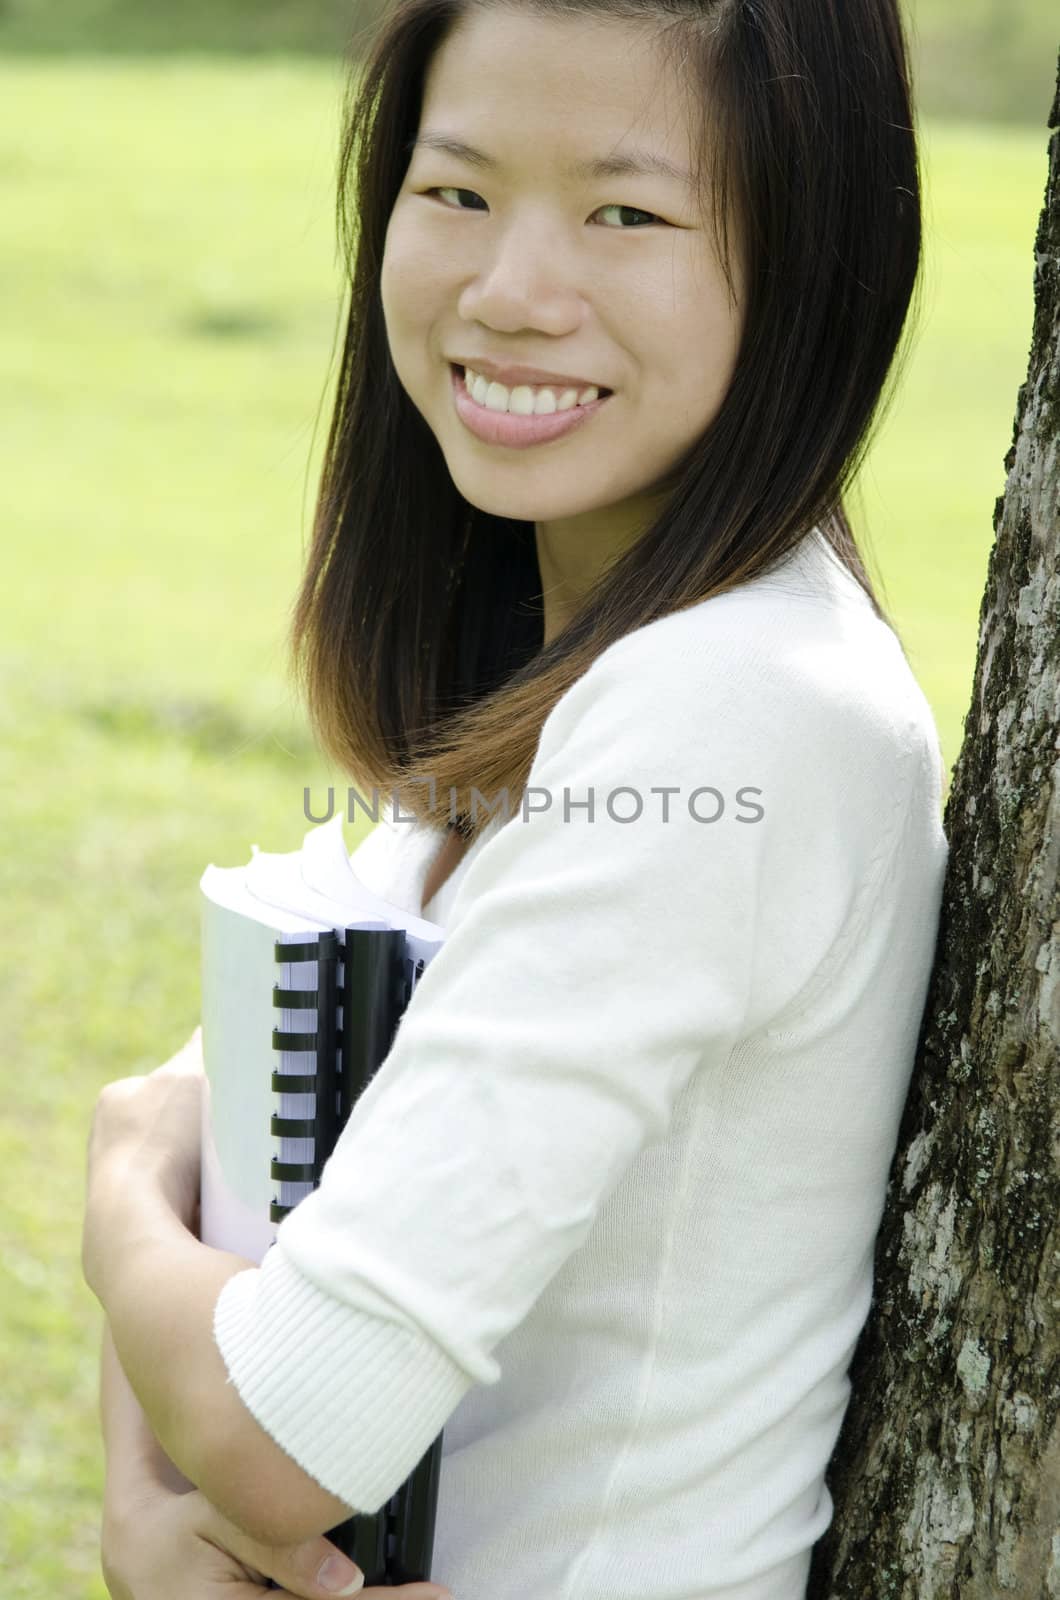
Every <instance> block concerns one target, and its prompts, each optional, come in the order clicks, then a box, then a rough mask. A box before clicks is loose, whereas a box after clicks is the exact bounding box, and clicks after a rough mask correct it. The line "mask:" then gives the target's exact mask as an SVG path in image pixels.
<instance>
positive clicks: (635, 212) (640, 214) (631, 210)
mask: <svg viewBox="0 0 1060 1600" xmlns="http://www.w3.org/2000/svg"><path fill="white" fill-rule="evenodd" d="M424 193H426V194H439V195H441V194H471V195H475V199H476V200H481V198H482V196H481V195H477V194H475V191H474V189H454V188H451V187H446V188H440V189H439V188H435V189H427V190H425V191H424ZM443 204H448V202H443ZM449 209H450V210H451V211H463V210H464V209H465V208H464V207H463V206H450V207H449ZM471 209H472V210H474V209H475V208H474V207H472V208H471ZM600 210H601V211H622V212H625V213H626V214H627V215H632V216H634V217H650V219H651V221H652V222H653V223H654V222H658V223H662V226H663V227H665V226H666V223H665V222H664V221H663V219H662V217H657V216H656V215H655V213H654V211H639V210H638V209H637V207H636V206H622V205H617V204H616V205H609V206H601V207H600ZM637 231H638V229H637V228H616V229H615V230H614V232H616V233H636V232H637Z"/></svg>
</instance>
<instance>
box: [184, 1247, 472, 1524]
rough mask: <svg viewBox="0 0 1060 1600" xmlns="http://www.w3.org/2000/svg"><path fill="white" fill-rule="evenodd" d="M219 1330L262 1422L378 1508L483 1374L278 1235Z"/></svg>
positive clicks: (324, 1479)
mask: <svg viewBox="0 0 1060 1600" xmlns="http://www.w3.org/2000/svg"><path fill="white" fill-rule="evenodd" d="M213 1335H214V1340H215V1342H216V1344H217V1347H218V1349H219V1350H220V1352H221V1355H222V1356H223V1358H224V1362H225V1366H226V1367H227V1368H228V1374H229V1381H230V1382H231V1383H233V1384H234V1385H235V1388H236V1390H237V1392H238V1394H239V1397H240V1399H241V1400H242V1401H243V1404H244V1405H245V1406H246V1408H247V1410H248V1411H249V1412H250V1413H251V1415H252V1416H253V1417H254V1419H255V1421H257V1422H258V1423H259V1424H260V1425H261V1427H263V1428H264V1429H265V1431H266V1433H268V1434H269V1435H270V1437H271V1438H273V1439H275V1441H276V1443H277V1444H278V1445H280V1447H281V1448H282V1449H283V1450H285V1451H286V1452H287V1454H288V1455H289V1456H291V1457H292V1458H293V1459H294V1460H295V1461H297V1463H298V1465H299V1466H300V1467H302V1468H303V1469H304V1471H306V1472H308V1473H309V1475H310V1477H312V1478H315V1479H316V1480H317V1482H318V1483H320V1484H322V1485H323V1487H324V1488H325V1489H327V1490H328V1491H329V1493H331V1494H334V1495H337V1496H338V1498H339V1499H340V1500H344V1501H345V1502H346V1504H347V1505H349V1506H352V1507H354V1509H355V1510H356V1511H359V1512H365V1513H368V1514H373V1513H374V1512H376V1511H378V1510H380V1509H381V1508H382V1507H383V1506H384V1505H385V1504H386V1502H387V1501H388V1500H389V1499H390V1497H391V1495H393V1494H394V1493H396V1491H397V1490H398V1489H400V1488H401V1486H402V1484H403V1483H404V1482H405V1481H406V1479H407V1478H408V1477H409V1476H410V1475H411V1473H412V1471H413V1468H414V1467H416V1466H417V1465H418V1464H419V1462H420V1461H421V1460H422V1458H423V1456H424V1455H425V1454H426V1452H427V1450H428V1449H429V1447H430V1446H431V1445H432V1444H433V1443H434V1440H435V1439H436V1438H437V1437H438V1435H439V1433H441V1431H442V1429H443V1427H444V1426H445V1422H446V1419H447V1418H448V1417H449V1416H450V1415H451V1414H452V1412H453V1411H454V1410H455V1409H456V1407H457V1405H458V1404H459V1402H460V1401H461V1400H462V1399H463V1397H464V1395H465V1394H466V1393H467V1392H468V1390H469V1389H470V1388H471V1386H472V1381H473V1380H472V1379H471V1378H469V1377H468V1375H467V1373H466V1372H465V1371H464V1370H463V1368H461V1367H458V1366H457V1365H456V1364H455V1363H454V1362H453V1361H452V1360H451V1359H450V1357H449V1356H448V1355H446V1354H445V1353H444V1351H442V1350H441V1349H440V1348H439V1347H438V1345H437V1344H435V1343H434V1342H433V1340H430V1339H427V1338H425V1337H423V1336H422V1335H421V1334H418V1333H417V1332H416V1331H415V1330H414V1329H412V1328H409V1327H406V1326H405V1325H403V1324H399V1323H396V1322H391V1321H388V1320H387V1319H385V1318H383V1317H378V1316H374V1315H373V1314H371V1313H370V1312H365V1311H362V1310H360V1309H358V1308H356V1307H353V1306H349V1305H346V1304H344V1303H343V1302H342V1301H340V1300H335V1299H333V1298H332V1297H331V1296H330V1295H327V1294H325V1293H323V1291H322V1290H320V1289H319V1288H317V1286H316V1284H314V1283H311V1282H310V1280H309V1279H308V1278H306V1277H304V1276H303V1275H302V1273H301V1272H299V1271H298V1269H297V1267H295V1266H294V1265H293V1264H292V1263H291V1261H290V1260H289V1259H288V1257H287V1256H285V1255H284V1253H283V1250H282V1247H281V1246H280V1245H279V1244H278V1243H277V1244H275V1245H273V1247H272V1248H271V1249H270V1250H269V1251H268V1252H267V1253H266V1255H265V1259H264V1261H263V1262H262V1264H261V1266H260V1267H254V1268H248V1269H247V1270H246V1271H244V1272H237V1273H236V1274H235V1275H234V1276H233V1277H231V1278H229V1280H228V1282H227V1283H226V1284H225V1286H224V1288H223V1289H222V1290H221V1293H220V1295H219V1296H218V1299H217V1304H216V1306H215V1307H214V1319H213Z"/></svg>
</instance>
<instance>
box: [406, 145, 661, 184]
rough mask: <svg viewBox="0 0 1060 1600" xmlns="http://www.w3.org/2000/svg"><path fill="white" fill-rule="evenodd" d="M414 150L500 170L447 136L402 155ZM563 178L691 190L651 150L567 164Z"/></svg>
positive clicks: (408, 148)
mask: <svg viewBox="0 0 1060 1600" xmlns="http://www.w3.org/2000/svg"><path fill="white" fill-rule="evenodd" d="M417 148H423V149H427V150H440V151H442V153H443V154H445V155H450V156H455V157H456V159H457V160H458V161H466V162H467V163H468V164H469V165H470V166H473V167H482V168H484V169H485V170H487V171H489V172H496V171H497V170H498V169H499V168H500V166H501V163H500V162H499V161H498V160H497V159H496V157H495V156H490V155H487V154H486V153H485V151H483V150H476V149H475V147H474V146H473V145H470V144H465V142H464V140H463V139H457V138H455V137H454V136H453V135H452V134H448V133H434V132H430V131H428V132H426V133H421V134H419V135H418V136H417V137H416V138H414V139H409V140H408V141H407V143H406V145H405V151H406V154H410V155H411V153H412V151H413V150H415V149H417ZM566 174H567V176H568V177H571V178H625V177H630V176H648V177H662V178H673V179H674V180H675V181H676V182H678V183H683V184H684V185H685V187H686V188H689V189H690V188H691V187H692V178H691V175H690V174H689V173H688V172H686V171H685V169H684V168H683V167H679V166H677V165H676V164H675V163H674V162H673V161H669V160H668V159H667V157H666V156H660V155H656V154H655V152H654V151H651V150H626V151H623V152H622V153H621V154H617V153H616V154H614V155H608V156H595V157H594V158H593V159H592V160H590V161H572V162H568V164H567V167H566Z"/></svg>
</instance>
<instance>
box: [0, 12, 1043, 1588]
mask: <svg viewBox="0 0 1060 1600" xmlns="http://www.w3.org/2000/svg"><path fill="white" fill-rule="evenodd" d="M368 15H369V13H368V10H367V9H365V8H362V9H359V10H357V11H356V12H354V13H351V12H350V11H349V10H348V8H346V7H343V6H339V5H336V4H332V3H325V0H301V3H299V4H298V5H295V4H293V3H268V0H259V3H255V4H254V5H253V6H252V5H250V4H249V3H248V0H240V3H237V0H211V3H209V4H207V3H205V0H189V3H187V4H186V5H185V6H183V7H182V9H181V11H180V17H179V24H178V23H176V22H174V20H173V14H172V12H170V11H167V12H165V13H163V12H161V11H157V10H153V9H152V8H150V7H148V6H146V5H142V4H136V3H134V0H65V3H63V4H55V3H52V4H49V5H47V6H46V5H44V4H43V3H38V0H0V207H2V216H3V235H4V247H3V250H2V252H0V272H2V274H3V294H2V296H0V441H2V442H0V450H2V466H3V479H2V481H3V497H4V518H3V521H4V529H5V533H6V535H7V537H6V538H5V571H4V580H5V581H4V583H3V584H2V586H0V606H2V627H0V682H2V690H3V692H2V695H0V718H2V724H3V726H2V732H3V737H2V740H0V792H2V793H3V795H4V798H5V801H6V808H7V809H6V820H5V830H4V831H5V845H6V848H5V850H4V851H3V854H2V857H0V874H2V881H0V888H2V890H3V895H4V909H5V916H4V919H3V930H2V932H0V1000H2V1004H3V1015H4V1017H5V1023H6V1028H7V1035H6V1037H7V1052H8V1059H9V1073H8V1081H9V1090H8V1095H7V1105H6V1111H5V1115H4V1118H3V1120H2V1122H0V1172H2V1174H3V1176H2V1179H0V1183H2V1195H3V1202H2V1205H0V1272H2V1273H3V1282H2V1284H0V1361H2V1364H3V1370H4V1371H5V1372H6V1373H7V1375H8V1379H7V1382H6V1383H5V1384H4V1385H3V1390H2V1393H0V1550H2V1551H3V1552H4V1562H3V1569H4V1580H3V1582H4V1596H5V1600H45V1597H46V1596H47V1597H49V1600H51V1597H52V1596H53V1595H56V1594H62V1595H64V1596H66V1595H76V1596H78V1597H82V1596H83V1597H88V1600H104V1595H105V1591H104V1588H103V1584H102V1580H101V1578H100V1576H99V1571H98V1520H99V1501H100V1492H101V1485H102V1454H101V1448H100V1442H99V1436H98V1430H97V1421H96V1393H97V1390H96V1384H97V1366H98V1348H99V1330H100V1324H99V1314H98V1307H97V1305H96V1302H95V1301H94V1299H93V1298H92V1296H91V1295H90V1294H89V1292H88V1290H87V1289H86V1288H85V1287H84V1285H83V1284H82V1282H81V1278H80V1256H79V1252H80V1215H81V1205H82V1199H83V1182H84V1152H85V1145H86V1140H87V1133H88V1124H89V1120H90V1116H91V1110H92V1106H93V1103H94V1100H95V1097H96V1094H97V1093H98V1090H99V1088H100V1087H101V1086H102V1084H103V1083H105V1082H107V1081H108V1080H110V1079H111V1078H115V1077H121V1076H124V1075H126V1074H128V1073H134V1072H141V1071H149V1070H150V1069H151V1068H152V1067H153V1066H155V1065H157V1064H158V1063H159V1062H160V1061H162V1060H164V1059H166V1058H167V1057H168V1056H169V1055H170V1054H172V1053H173V1051H174V1050H175V1049H176V1048H177V1047H178V1046H179V1045H180V1044H181V1043H182V1042H183V1040H184V1039H185V1038H186V1037H187V1035H188V1034H189V1033H190V1031H191V1029H192V1027H193V1026H194V1024H195V1022H196V1020H197V984H198V920H197V918H198V910H197V884H198V879H199V876H200V874H201V871H202V868H203V866H204V865H205V864H206V862H207V861H210V860H213V861H216V862H218V863H221V864H231V863H235V862H240V861H243V860H245V859H246V856H247V854H248V847H249V846H250V844H251V843H260V844H261V846H262V847H263V848H265V849H281V850H285V849H292V848H294V847H296V846H297V844H298V843H299V841H300V839H301V837H302V834H303V833H304V831H305V828H306V826H307V823H306V821H305V819H304V817H303V812H302V804H303V790H304V788H305V786H306V785H311V786H313V789H314V793H315V795H316V796H317V797H318V798H319V797H322V795H323V787H324V785H326V783H327V782H328V781H332V782H335V783H337V784H339V785H341V784H342V782H343V780H342V778H341V776H340V775H338V774H336V773H329V772H328V771H327V770H326V769H325V767H324V766H323V764H322V763H321V762H320V760H319V759H318V757H317V756H316V755H315V753H314V751H313V749H312V745H311V742H310V740H309V738H308V735H307V732H306V728H305V724H304V721H303V718H302V716H301V714H300V711H299V708H298V707H297V705H296V704H295V703H294V700H293V697H292V694H291V692H290V691H289V688H288V685H287V682H286V679H285V672H284V656H283V642H284V632H285V629H286V626H287V620H288V611H289V606H290V603H291V600H292V598H293V595H294V592H295V589H296V586H297V582H298V577H299V571H300V565H301V559H302V554H303V545H304V542H305V539H306V537H307V535H308V529H309V526H310V520H311V515H312V503H313V490H314V486H315V480H316V473H317V470H318V466H319V458H320V451H321V448H322V444H323V435H324V432H325V427H326V421H327V415H328V405H329V400H330V393H331V383H332V380H333V377H334V372H333V359H332V358H333V344H334V340H335V338H336V335H337V332H338V328H339V320H338V309H339V297H340V291H341V284H340V278H339V271H338V267H337V264H336V253H335V247H334V239H333V222H332V217H333V204H334V196H333V184H334V166H335V154H336V140H337V128H338V110H339V96H340V90H341V85H342V62H341V59H340V57H341V51H342V49H343V47H344V44H345V42H346V39H347V37H348V35H349V33H350V31H351V22H350V18H351V16H352V18H353V25H354V26H360V25H361V24H362V23H363V22H364V20H365V19H366V18H367V17H368ZM1049 15H1050V13H1049V12H1048V11H1047V8H1046V7H1045V6H1044V5H1038V4H1033V5H1032V4H1018V3H1014V4H1010V5H1008V6H1006V7H1005V8H1004V9H1002V8H1001V7H1000V6H996V5H993V4H987V3H985V0H978V3H971V0H969V3H968V4H966V5H964V6H962V7H957V6H956V5H955V4H944V3H943V0H921V3H920V4H919V5H918V6H917V7H916V9H915V12H914V17H915V24H916V36H917V41H918V44H917V48H918V61H919V63H920V82H921V100H922V107H923V112H924V121H923V145H924V159H925V171H926V180H927V217H928V226H929V237H928V261H927V271H926V276H925V285H924V298H923V308H922V315H921V320H920V325H919V332H918V335H917V337H916V339H915V340H914V342H913V344H912V346H911V354H910V360H909V364H908V367H907V370H906V371H905V373H904V376H903V379H902V382H901V385H900V387H899V389H898V392H897V395H896V399H895V403H894V405H893V408H892V410H891V411H890V413H889V416H888V419H887V422H886V425H885V427H884V428H883V430H882V431H881V433H880V435H879V438H878V440H877V443H876V445H875V447H874V449H873V452H872V454H871V457H870V459H869V462H868V464H867V467H866V469H865V471H864V473H863V475H862V479H861V483H860V486H859V493H858V495H857V497H856V503H855V505H854V508H853V509H854V513H855V518H856V521H857V524H858V527H859V530H860V531H861V532H862V533H863V536H864V540H865V548H866V552H867V555H868V558H869V565H870V568H871V569H872V571H873V573H874V575H875V576H876V577H877V579H878V580H879V582H880V587H881V589H882V592H883V595H884V598H885V600H886V601H887V602H888V603H889V605H890V607H891V608H892V610H893V612H894V614H895V616H896V618H897V621H898V624H899V628H900V631H901V633H902V637H903V640H904V642H905V644H906V648H907V651H908V653H909V655H910V659H911V661H912V664H913V666H914V670H915V671H916V673H917V675H918V677H919V680H920V682H921V684H922V686H923V688H924V690H925V693H926V694H927V696H928V698H929V700H930V701H931V704H932V706H933V708H934V711H935V715H936V718H937V720H938V724H939V729H940V734H941V737H942V741H943V748H944V755H945V762H946V767H947V771H948V770H949V769H950V768H951V767H952V765H953V762H954V761H955V759H956V756H957V752H958V749H959V745H960V740H961V737H962V721H963V718H964V715H965V712H966V711H967V709H968V700H969V691H970V686H971V678H972V671H973V667H974V660H975V649H976V636H977V624H978V614H979V603H980V599H981V595H982V590H983V585H984V581H985V573H986V563H987V556H988V552H989V548H990V545H991V542H992V527H991V520H992V512H993V505H994V500H995V497H996V496H997V495H998V494H999V493H1000V492H1001V490H1002V489H1003V486H1004V466H1003V460H1004V456H1005V452H1006V450H1007V449H1008V446H1009V443H1010V441H1011V435H1012V420H1013V414H1014V408H1015V402H1016V393H1017V389H1018V386H1019V384H1020V383H1021V381H1022V379H1023V377H1024V375H1025V371H1026V359H1027V349H1028V342H1029V333H1030V323H1031V307H1032V284H1033V266H1034V256H1033V241H1034V232H1035V227H1036V223H1037V218H1038V213H1039V210H1040V206H1041V200H1042V192H1043V187H1044V181H1045V172H1046V147H1047V137H1046V132H1045V122H1046V118H1047V115H1048V110H1049V105H1050V102H1051V97H1052V84H1053V81H1054V77H1055V63H1056V44H1057V39H1056V33H1057V29H1056V27H1055V25H1051V24H1050V22H1049V20H1048V17H1049ZM348 837H349V840H350V843H351V844H352V843H354V842H355V836H354V835H353V834H352V832H350V831H349V830H348ZM13 1375H15V1376H13ZM443 1578H444V1575H443Z"/></svg>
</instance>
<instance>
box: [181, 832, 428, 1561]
mask: <svg viewBox="0 0 1060 1600" xmlns="http://www.w3.org/2000/svg"><path fill="white" fill-rule="evenodd" d="M199 889H200V903H201V913H202V946H201V953H202V1051H203V1065H204V1068H205V1072H206V1079H207V1093H206V1095H205V1096H204V1110H203V1128H202V1191H201V1218H202V1222H201V1237H202V1240H203V1243H204V1244H208V1245H212V1246H213V1247H215V1248H217V1249H222V1250H229V1251H233V1252H234V1253H235V1254H237V1255H241V1256H243V1257H245V1258H246V1259H247V1260H250V1261H254V1262H256V1263H260V1262H261V1261H262V1260H263V1259H264V1257H265V1254H266V1252H267V1251H268V1250H269V1249H270V1247H271V1246H272V1244H273V1242H274V1240H275V1238H276V1232H277V1229H278V1227H279V1224H280V1222H281V1221H282V1220H283V1218H284V1217H285V1216H287V1214H288V1213H289V1212H290V1211H291V1210H292V1209H293V1208H294V1207H295V1206H296V1205H297V1204H298V1202H299V1201H300V1200H302V1199H304V1197H305V1196H306V1195H307V1194H309V1193H311V1192H312V1190H313V1189H315V1188H316V1186H317V1185H318V1183H319V1182H320V1177H321V1173H322V1171H323V1168H324V1163H325V1162H326V1161H327V1159H328V1157H329V1156H330V1154H331V1152H332V1150H333V1149H334V1146H335V1143H336V1141H337V1139H338V1136H339V1133H340V1132H341V1130H342V1128H343V1127H344V1125H345V1123H346V1120H347V1118H348V1117H349V1114H350V1111H351V1110H352V1108H353V1105H354V1104H355V1102H356V1100H357V1098H358V1097H359V1095H360V1094H361V1093H362V1091H363V1090H364V1089H365V1088H366V1087H367V1085H368V1083H369V1082H370V1080H371V1078H372V1076H373V1075H374V1073H375V1072H376V1070H377V1069H378V1067H379V1066H380V1065H381V1064H382V1062H383V1060H384V1059H385V1057H386V1055H387V1054H388V1052H389V1049H390V1045H391V1042H392V1040H393V1036H394V1032H395V1030H396V1028H397V1025H398V1022H399V1020H400V1018H401V1014H402V1012H403V1011H404V1009H405V1007H406V1006H407V1005H408V1002H409V1000H410V998H411V996H412V993H413V992H414V990H415V987H416V984H417V983H418V981H419V979H420V977H421V976H422V974H423V972H424V971H425V970H426V968H427V967H428V965H429V964H430V962H431V961H432V960H433V958H434V956H435V955H436V954H437V953H438V951H439V949H440V948H441V946H442V943H443V942H444V937H445V935H444V930H443V929H442V928H441V927H440V926H439V925H438V924H436V923H433V922H429V921H427V920H425V919H424V918H422V917H417V916H414V915H412V914H411V913H410V912H408V911H406V910H405V909H404V908H402V907H400V906H396V905H393V904H391V903H390V902H389V901H387V900H384V899H381V898H380V897H379V896H378V895H375V894H373V893H372V892H371V891H370V890H369V889H368V888H367V887H366V886H365V885H364V884H363V883H362V882H361V881H360V880H359V879H358V877H357V875H356V872H355V871H354V869H353V866H352V864H351V861H350V857H349V854H348V852H347V849H346V844H345V840H344V837H343V833H342V817H341V813H337V814H336V815H335V816H334V817H333V818H332V819H331V821H330V822H326V823H323V824H322V825H321V826H319V827H316V828H312V829H310V831H309V832H308V833H307V834H306V836H305V839H304V840H303V843H302V846H301V849H299V850H294V851H290V852H288V853H286V854H272V853H269V852H266V851H262V850H259V849H258V848H257V846H253V847H252V855H251V859H250V860H249V861H248V862H247V863H246V864H245V865H244V866H241V867H218V866H214V865H212V864H211V865H210V866H208V867H207V868H206V870H205V872H204V873H203V875H202V878H201V879H200V883H199ZM442 1437H443V1436H442V1434H439V1435H438V1438H437V1439H436V1440H435V1441H434V1443H433V1444H432V1445H431V1447H430V1449H429V1450H428V1451H427V1452H426V1454H425V1455H424V1457H423V1459H422V1460H421V1461H420V1462H419V1464H418V1465H417V1466H416V1468H415V1469H414V1471H413V1472H412V1474H411V1476H410V1477H409V1478H408V1480H407V1481H406V1483H405V1484H403V1485H402V1487H401V1488H400V1489H399V1490H398V1491H397V1492H396V1493H395V1494H394V1495H393V1496H392V1498H391V1499H390V1501H388V1503H387V1504H386V1506H384V1507H383V1508H382V1509H381V1510H380V1511H378V1512H377V1513H375V1514H374V1515H358V1516H354V1517H351V1518H350V1519H349V1520H348V1521H347V1522H344V1523H342V1524H341V1525H340V1526H339V1527H337V1528H335V1529H332V1530H331V1531H329V1533H328V1535H327V1536H328V1538H329V1539H330V1540H331V1541H332V1542H333V1543H334V1544H336V1545H337V1546H338V1547H339V1549H341V1550H342V1551H343V1552H344V1554H346V1555H348V1556H349V1558H350V1559H351V1560H352V1561H354V1562H356V1564H357V1565H358V1566H359V1567H360V1568H361V1571H362V1572H363V1573H364V1575H365V1585H366V1587H367V1586H371V1585H373V1584H399V1583H415V1582H418V1581H421V1580H426V1579H429V1578H430V1569H431V1556H432V1549H433V1543H434V1524H435V1509H436V1505H437V1495H438V1476H439V1472H440V1470H441V1451H442ZM271 1587H275V1586H274V1585H272V1584H271V1583H270V1588H271Z"/></svg>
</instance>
